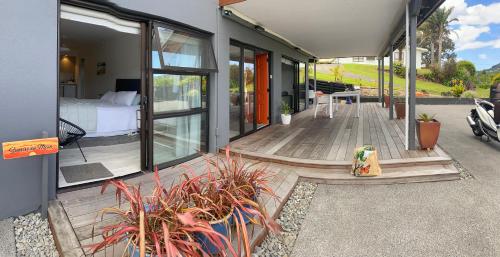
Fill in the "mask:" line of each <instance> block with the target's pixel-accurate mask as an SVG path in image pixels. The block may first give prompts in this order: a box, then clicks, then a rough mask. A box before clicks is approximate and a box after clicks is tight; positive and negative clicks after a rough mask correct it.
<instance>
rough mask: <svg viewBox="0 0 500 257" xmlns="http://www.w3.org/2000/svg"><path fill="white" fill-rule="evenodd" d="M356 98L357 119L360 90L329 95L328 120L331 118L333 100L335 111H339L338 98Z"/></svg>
mask: <svg viewBox="0 0 500 257" xmlns="http://www.w3.org/2000/svg"><path fill="white" fill-rule="evenodd" d="M351 96H352V97H356V105H357V108H358V111H357V115H356V117H359V110H360V107H361V101H360V98H361V91H360V90H354V91H345V92H336V93H333V94H330V97H329V99H330V104H329V113H330V119H332V118H333V99H334V98H335V111H338V110H339V97H351Z"/></svg>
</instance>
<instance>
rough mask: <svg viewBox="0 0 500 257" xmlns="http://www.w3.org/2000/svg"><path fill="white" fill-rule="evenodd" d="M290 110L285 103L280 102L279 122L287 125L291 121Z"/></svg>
mask: <svg viewBox="0 0 500 257" xmlns="http://www.w3.org/2000/svg"><path fill="white" fill-rule="evenodd" d="M291 113H292V108H290V105H288V103H286V102H281V122H282V123H283V125H288V124H290V122H291V121H292V115H291Z"/></svg>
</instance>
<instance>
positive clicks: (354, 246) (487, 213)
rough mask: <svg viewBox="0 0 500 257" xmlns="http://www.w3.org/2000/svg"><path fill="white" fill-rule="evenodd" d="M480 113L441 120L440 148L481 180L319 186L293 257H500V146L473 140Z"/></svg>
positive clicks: (454, 113) (434, 109) (451, 112)
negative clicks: (472, 122)
mask: <svg viewBox="0 0 500 257" xmlns="http://www.w3.org/2000/svg"><path fill="white" fill-rule="evenodd" d="M472 107H473V106H467V105H460V106H457V105H447V106H430V105H429V106H422V105H419V106H418V107H417V112H428V113H430V114H437V116H436V119H438V120H439V121H440V122H441V124H442V125H441V126H442V129H441V135H440V138H439V144H440V146H441V147H442V148H443V149H444V150H445V151H447V152H448V153H449V154H450V155H451V156H452V157H454V158H455V159H457V160H458V161H459V162H460V163H461V164H462V165H463V166H464V167H465V168H467V169H468V170H469V171H470V172H471V173H472V175H473V176H474V177H475V179H468V180H462V181H453V182H435V183H418V184H402V185H345V186H334V185H320V186H319V187H318V189H317V191H316V194H315V197H314V199H313V201H312V202H311V205H310V210H309V213H308V214H307V216H306V218H305V220H304V222H303V227H302V230H301V231H300V233H299V236H298V238H297V241H296V244H295V246H294V250H293V252H292V255H291V256H294V257H299V256H311V257H315V256H318V257H319V256H322V257H323V256H324V257H328V256H370V257H376V256H384V257H390V256H416V257H418V256H422V257H423V256H434V257H440V256H443V257H444V256H481V257H489V256H500V238H499V237H498V235H500V165H499V164H500V158H499V157H500V143H498V142H484V141H481V140H480V139H479V138H477V137H475V136H473V135H472V132H471V130H470V128H469V126H468V125H467V123H466V121H465V117H466V115H467V114H468V113H469V111H470V109H471V108H472Z"/></svg>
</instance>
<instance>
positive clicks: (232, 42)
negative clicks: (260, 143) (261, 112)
mask: <svg viewBox="0 0 500 257" xmlns="http://www.w3.org/2000/svg"><path fill="white" fill-rule="evenodd" d="M229 46H230V47H231V46H234V47H238V48H239V49H240V60H239V68H240V76H239V85H240V99H239V104H240V120H239V124H240V134H239V135H237V136H234V137H231V138H229V141H234V140H237V139H239V138H242V137H245V136H248V135H250V134H252V133H255V132H257V131H259V130H261V129H264V128H266V127H268V126H270V125H271V124H272V121H271V117H272V110H273V108H271V104H272V94H271V87H272V52H271V51H269V50H266V49H262V48H259V47H256V46H252V45H249V44H245V43H242V42H240V41H238V40H234V39H231V40H230V43H229ZM245 49H246V50H251V51H253V53H254V54H253V56H254V58H253V59H254V76H253V84H254V94H255V96H254V105H253V129H252V130H251V131H247V132H245V121H244V115H245V112H244V104H245V100H244V97H242V93H243V92H244V90H243V89H244V86H245V85H244V80H245V76H244V74H245V67H244V64H245V62H244V52H245ZM257 51H262V52H266V53H267V56H268V57H267V64H268V74H269V78H268V89H267V92H268V94H269V96H268V100H269V103H268V108H269V110H268V112H269V117H268V119H269V123H268V124H267V125H265V126H262V127H260V128H259V127H258V126H257V112H256V110H257V101H258V100H259V99H258V98H257V94H256V90H255V89H256V86H257V85H256V79H257V76H256V70H257V69H256V66H255V63H256V55H257V54H256V52H257ZM230 101H231V100H230ZM229 122H231V114H229Z"/></svg>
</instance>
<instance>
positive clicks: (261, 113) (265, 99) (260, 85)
mask: <svg viewBox="0 0 500 257" xmlns="http://www.w3.org/2000/svg"><path fill="white" fill-rule="evenodd" d="M255 66H257V67H256V74H255V75H256V82H257V86H256V91H257V92H256V93H257V103H256V104H257V126H258V125H267V124H269V92H268V90H269V62H268V54H267V53H265V54H257V55H256V60H255Z"/></svg>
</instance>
